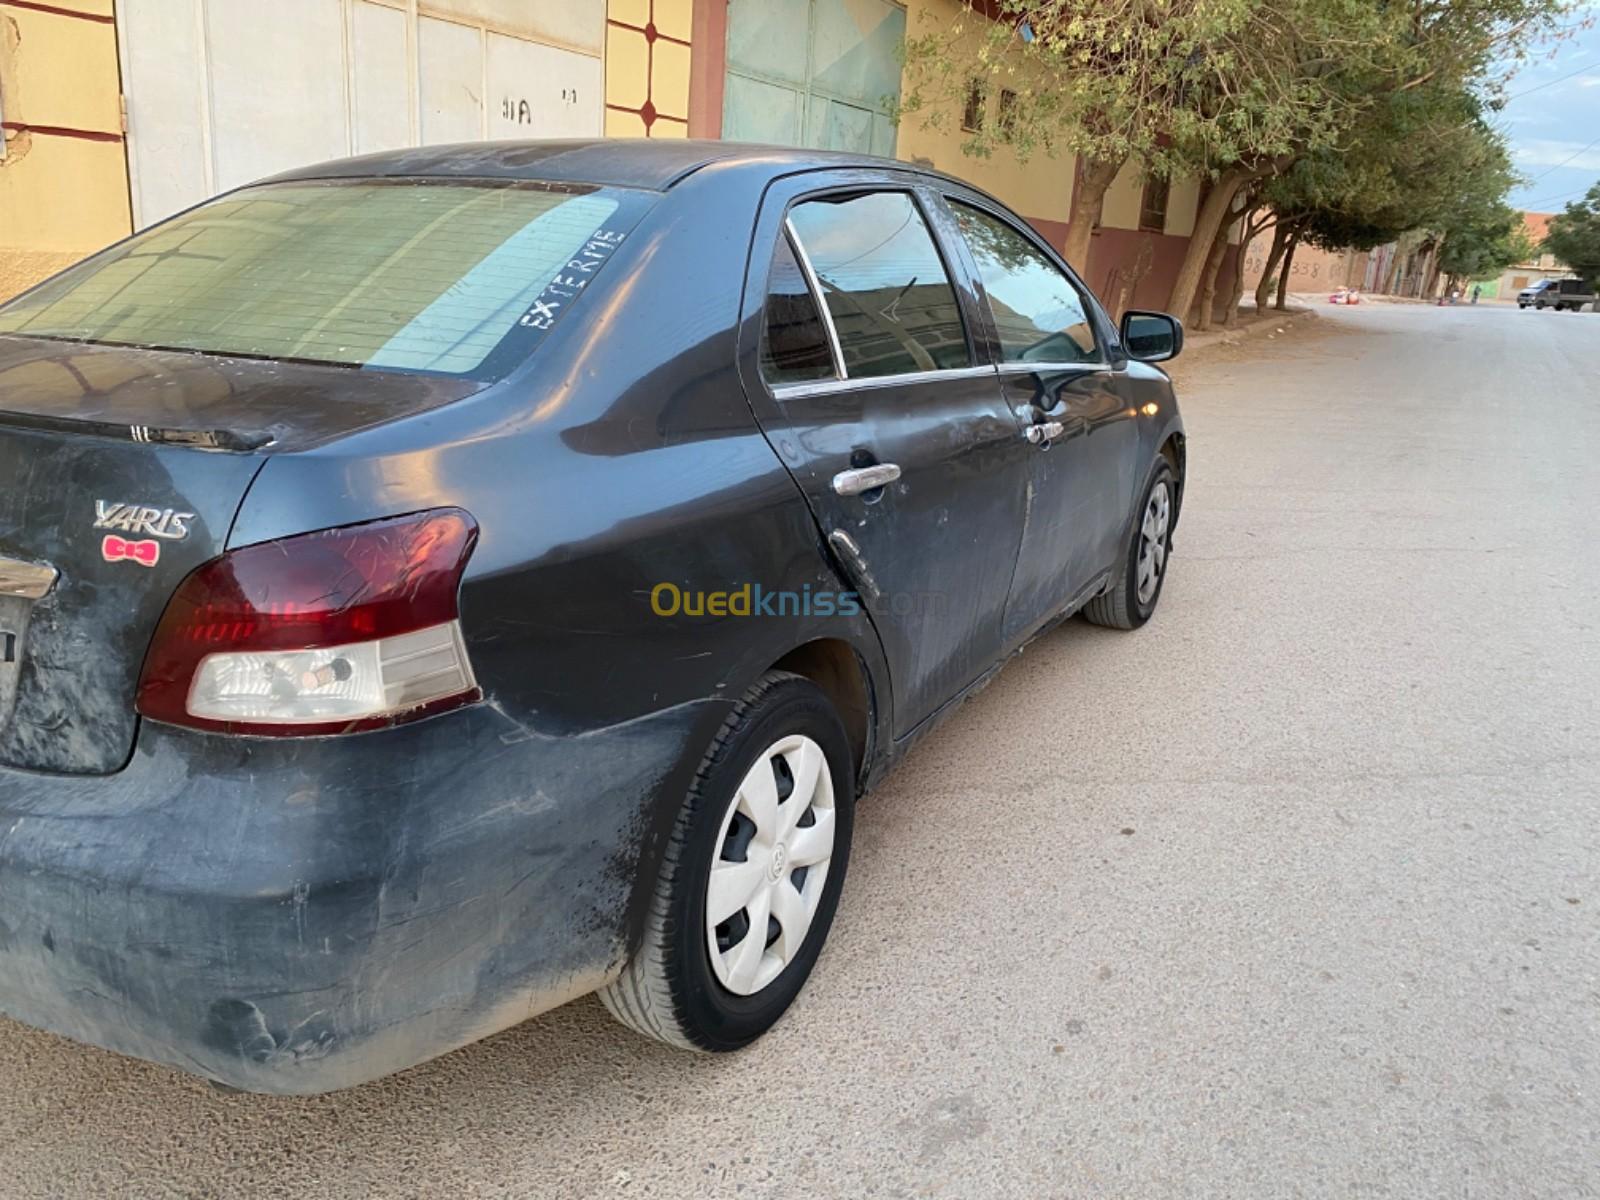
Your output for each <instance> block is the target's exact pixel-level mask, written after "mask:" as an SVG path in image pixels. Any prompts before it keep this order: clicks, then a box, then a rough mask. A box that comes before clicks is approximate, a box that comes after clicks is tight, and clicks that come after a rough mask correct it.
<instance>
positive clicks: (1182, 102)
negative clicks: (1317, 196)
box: [900, 0, 1361, 268]
mask: <svg viewBox="0 0 1600 1200" xmlns="http://www.w3.org/2000/svg"><path fill="white" fill-rule="evenodd" d="M1359 2H1361V0H1320V3H1321V4H1322V5H1323V6H1324V7H1327V6H1332V7H1336V8H1342V7H1345V6H1346V5H1350V4H1356V3H1359ZM986 7H987V8H988V9H989V10H990V11H991V12H992V13H993V14H994V19H992V20H991V19H986V18H983V17H977V16H974V17H972V18H966V19H962V20H958V21H956V22H954V23H952V24H951V25H950V26H949V27H948V28H943V29H937V30H933V31H931V32H928V33H924V34H919V35H915V36H912V37H910V38H908V39H907V42H906V89H905V96H904V99H903V100H902V103H901V108H900V115H901V117H902V118H904V117H905V116H907V115H910V114H920V116H921V118H922V120H923V121H924V123H925V125H927V126H929V127H933V128H948V127H949V125H950V123H951V122H952V121H953V120H954V119H955V118H956V116H957V115H958V114H961V113H963V112H964V111H965V110H966V107H967V100H968V98H969V96H970V94H971V91H972V89H973V88H974V86H976V87H977V88H979V89H980V92H979V94H980V96H981V95H982V89H986V88H988V87H989V86H991V84H992V83H993V82H994V81H997V80H999V81H1003V83H1004V85H1005V87H1006V89H1007V90H1008V91H1010V92H1012V93H1013V95H1014V96H1015V97H1016V99H1015V100H1014V101H1012V102H1011V105H1010V113H1009V115H1008V117H1007V119H1006V121H1005V122H1004V123H1001V122H998V121H996V122H980V123H978V125H977V127H976V128H973V129H968V130H967V134H968V136H967V137H966V139H965V141H964V143H963V149H964V150H965V152H966V153H968V154H972V155H977V156H986V155H988V154H990V153H992V152H993V151H994V149H995V148H996V147H997V146H999V145H1002V144H1004V145H1008V146H1009V147H1010V148H1011V149H1012V150H1013V151H1014V152H1015V153H1016V154H1017V155H1018V157H1019V158H1021V159H1023V160H1024V161H1026V160H1027V159H1028V158H1030V157H1031V156H1032V155H1033V154H1034V153H1035V152H1040V151H1042V152H1044V153H1047V154H1056V153H1071V154H1073V155H1076V156H1077V158H1078V181H1077V185H1076V187H1075V188H1074V189H1073V197H1072V202H1071V210H1070V217H1069V221H1068V235H1067V244H1066V246H1065V252H1066V257H1067V259H1068V260H1069V261H1070V262H1072V263H1073V264H1074V265H1076V266H1078V267H1080V268H1081V267H1083V266H1084V265H1085V259H1086V257H1087V254H1088V247H1089V236H1090V233H1091V232H1092V230H1093V227H1094V224H1095V222H1096V221H1097V220H1098V219H1099V216H1100V210H1101V206H1102V204H1103V202H1104V199H1105V194H1106V191H1107V189H1108V188H1109V187H1110V186H1111V183H1112V182H1113V181H1114V180H1115V178H1116V176H1117V174H1118V172H1119V171H1120V170H1121V168H1122V167H1123V166H1124V164H1127V163H1129V162H1131V163H1133V164H1134V165H1135V166H1136V167H1137V168H1138V170H1139V171H1140V172H1141V173H1143V174H1145V175H1147V176H1155V177H1158V178H1169V177H1172V176H1174V175H1177V174H1182V173H1185V172H1188V171H1191V170H1193V169H1194V167H1195V163H1196V161H1197V159H1198V160H1210V159H1212V158H1215V159H1217V160H1218V161H1223V162H1230V163H1231V162H1235V161H1239V160H1241V159H1244V158H1249V159H1251V160H1252V161H1257V160H1262V156H1267V158H1268V159H1270V156H1271V155H1272V154H1274V153H1281V152H1283V151H1285V150H1286V149H1287V148H1288V147H1289V145H1290V139H1291V135H1292V134H1295V133H1298V132H1300V131H1303V130H1304V129H1305V128H1307V127H1314V126H1316V125H1317V124H1318V123H1319V121H1321V120H1323V119H1324V113H1323V110H1322V109H1321V108H1320V107H1319V104H1318V98H1317V97H1315V96H1313V95H1312V94H1310V92H1309V91H1307V90H1306V89H1297V88H1295V87H1294V86H1292V83H1291V81H1286V80H1278V79H1270V78H1267V77H1266V76H1267V75H1268V74H1269V72H1267V71H1265V70H1264V69H1263V68H1262V67H1261V65H1260V64H1261V63H1262V62H1264V61H1266V60H1268V59H1270V58H1271V57H1272V55H1273V54H1281V53H1282V52H1283V48H1284V47H1286V46H1288V45H1289V44H1290V43H1292V42H1295V41H1297V40H1302V39H1301V37H1300V35H1299V34H1298V33H1297V32H1296V30H1295V28H1294V25H1295V20H1296V16H1295V13H1297V12H1298V11H1299V10H1301V9H1306V10H1308V11H1309V10H1314V9H1316V8H1317V7H1318V0H990V3H989V4H988V5H987V6H986ZM1285 10H1294V11H1293V12H1289V11H1285ZM1347 32H1348V31H1347ZM1324 50H1325V51H1326V52H1329V53H1331V48H1330V47H1324ZM1234 190H1236V189H1230V190H1229V193H1228V195H1227V196H1226V197H1225V198H1224V204H1223V206H1222V207H1224V208H1225V207H1226V205H1227V204H1229V203H1232V201H1233V199H1234V196H1233V191H1234ZM1214 234H1215V229H1214V228H1212V229H1211V230H1209V232H1207V233H1206V234H1205V235H1204V237H1205V243H1206V247H1207V250H1208V251H1209V249H1210V247H1211V245H1212V238H1213V236H1214Z"/></svg>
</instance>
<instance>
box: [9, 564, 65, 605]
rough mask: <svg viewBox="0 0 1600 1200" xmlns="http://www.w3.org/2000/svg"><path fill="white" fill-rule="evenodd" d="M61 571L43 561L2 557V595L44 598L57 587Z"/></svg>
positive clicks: (21, 597)
mask: <svg viewBox="0 0 1600 1200" xmlns="http://www.w3.org/2000/svg"><path fill="white" fill-rule="evenodd" d="M59 576H60V572H59V571H57V570H56V569H55V568H54V567H52V566H47V565H45V564H43V563H30V562H19V561H18V560H17V559H14V558H0V596H10V597H14V598H20V599H23V600H43V599H44V598H45V597H46V596H48V595H49V594H50V589H51V588H53V587H55V585H56V579H57V578H58V577H59Z"/></svg>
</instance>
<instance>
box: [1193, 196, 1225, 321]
mask: <svg viewBox="0 0 1600 1200" xmlns="http://www.w3.org/2000/svg"><path fill="white" fill-rule="evenodd" d="M1232 224H1233V222H1232V221H1228V222H1226V223H1225V224H1223V225H1222V226H1221V227H1220V228H1219V229H1218V230H1217V236H1216V237H1214V238H1212V239H1211V253H1210V254H1208V255H1206V268H1205V272H1204V274H1203V275H1202V276H1201V280H1200V311H1199V312H1198V313H1197V314H1196V319H1195V323H1194V327H1195V328H1196V329H1210V328H1211V322H1212V321H1214V320H1215V319H1216V316H1217V273H1218V272H1219V271H1221V270H1222V260H1223V259H1224V258H1226V257H1227V255H1228V228H1229V226H1231V225H1232Z"/></svg>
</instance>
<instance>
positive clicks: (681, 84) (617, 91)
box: [606, 0, 694, 138]
mask: <svg viewBox="0 0 1600 1200" xmlns="http://www.w3.org/2000/svg"><path fill="white" fill-rule="evenodd" d="M693 37H694V0H610V2H609V3H608V4H607V5H606V136H607V137H676V138H681V137H688V136H689V60H690V55H691V53H692V49H693Z"/></svg>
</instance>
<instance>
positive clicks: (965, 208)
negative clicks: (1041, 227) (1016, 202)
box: [950, 200, 1100, 363]
mask: <svg viewBox="0 0 1600 1200" xmlns="http://www.w3.org/2000/svg"><path fill="white" fill-rule="evenodd" d="M950 207H951V209H952V211H954V213H955V216H956V221H957V222H958V223H959V224H960V226H961V232H962V233H963V234H964V235H966V239H967V245H968V246H969V247H970V248H971V249H972V257H973V258H974V259H976V260H977V263H978V274H979V276H980V277H981V278H982V279H983V289H984V291H986V292H987V293H988V294H989V309H990V311H991V312H992V313H993V314H994V323H995V329H996V331H997V332H998V333H999V335H1000V350H1001V357H1002V361H1004V362H1038V363H1077V362H1098V361H1099V358H1100V356H1099V352H1098V350H1097V349H1096V347H1095V342H1094V330H1093V328H1092V327H1091V326H1090V324H1089V316H1088V313H1087V311H1086V306H1085V304H1084V300H1083V296H1082V295H1081V294H1080V293H1079V292H1078V289H1077V288H1076V287H1075V286H1073V283H1072V280H1070V279H1068V278H1067V277H1066V275H1064V274H1062V272H1061V270H1060V269H1059V268H1058V267H1057V266H1056V265H1055V264H1054V263H1053V262H1051V261H1050V259H1049V258H1047V257H1046V256H1045V255H1044V254H1043V253H1042V252H1041V251H1040V250H1039V249H1038V247H1036V246H1035V245H1034V244H1033V243H1032V242H1031V241H1029V240H1028V239H1027V238H1026V237H1024V236H1023V235H1022V233H1021V232H1020V231H1018V230H1016V229H1013V228H1012V227H1011V226H1010V225H1008V224H1007V223H1006V222H1004V221H1002V220H1000V219H999V218H998V217H996V216H994V215H993V214H991V213H986V212H984V211H983V210H982V209H979V208H973V207H972V206H970V205H967V204H962V203H961V202H960V201H956V200H952V201H951V202H950Z"/></svg>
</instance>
